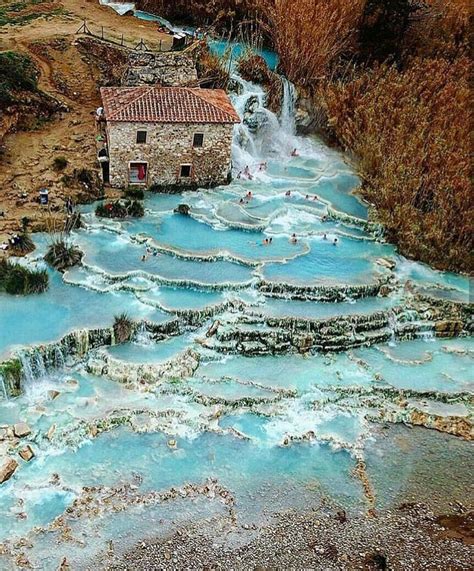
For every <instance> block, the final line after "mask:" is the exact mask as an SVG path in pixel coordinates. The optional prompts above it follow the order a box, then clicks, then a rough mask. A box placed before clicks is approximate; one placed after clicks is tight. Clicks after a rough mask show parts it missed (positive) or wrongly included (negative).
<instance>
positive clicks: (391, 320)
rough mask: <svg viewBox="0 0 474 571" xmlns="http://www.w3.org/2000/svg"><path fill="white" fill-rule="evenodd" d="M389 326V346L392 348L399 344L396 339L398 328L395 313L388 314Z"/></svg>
mask: <svg viewBox="0 0 474 571" xmlns="http://www.w3.org/2000/svg"><path fill="white" fill-rule="evenodd" d="M388 325H389V327H390V341H389V345H391V346H392V347H393V346H395V345H396V344H397V340H396V337H395V329H396V326H397V317H396V315H395V313H394V312H393V311H389V312H388Z"/></svg>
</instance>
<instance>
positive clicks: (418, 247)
mask: <svg viewBox="0 0 474 571" xmlns="http://www.w3.org/2000/svg"><path fill="white" fill-rule="evenodd" d="M265 4H266V6H267V8H266V15H267V17H269V21H267V26H268V27H269V29H270V30H273V32H272V33H273V39H274V43H275V46H276V47H277V48H278V51H279V54H280V58H281V68H282V71H284V72H285V73H286V74H287V75H288V77H289V78H290V79H292V80H293V81H295V82H296V83H297V84H299V85H303V86H305V87H306V88H309V90H310V91H311V92H312V93H313V97H314V100H315V105H317V106H318V107H322V108H323V109H324V110H325V112H326V121H327V124H328V126H329V128H330V130H331V131H332V133H333V134H334V135H335V137H336V140H337V141H338V142H339V143H340V144H341V145H342V146H344V148H346V149H347V150H348V151H350V152H351V153H353V155H354V156H355V157H356V159H358V167H359V171H360V174H361V177H362V180H363V187H362V192H363V194H364V195H365V196H366V197H367V198H368V199H369V200H370V201H371V202H372V203H374V204H375V206H376V207H377V210H378V213H379V218H380V219H381V221H382V222H383V223H384V224H385V226H386V228H387V231H388V234H389V236H390V238H391V239H393V240H395V242H396V243H397V244H398V245H399V247H400V250H401V251H402V252H403V253H404V254H406V255H408V256H410V257H415V258H418V259H421V260H423V261H426V262H428V263H430V264H433V265H435V266H437V267H439V268H443V269H446V268H447V269H456V270H463V271H471V270H472V255H471V252H472V246H473V240H472V236H473V233H472V220H473V219H474V218H473V214H474V209H473V200H472V192H471V183H470V158H471V153H470V138H469V137H470V119H471V118H472V114H471V105H470V103H471V98H470V90H469V78H470V72H471V70H472V68H471V63H470V59H469V57H468V44H469V37H468V36H469V32H470V13H469V3H468V1H467V0H447V1H446V0H431V1H427V2H425V3H424V4H421V3H418V4H417V5H416V6H415V5H414V3H411V2H408V1H406V2H403V1H398V2H397V4H398V6H397V9H399V10H400V11H399V12H396V13H395V15H394V16H393V18H394V20H395V19H396V18H398V21H395V22H393V26H392V29H384V23H385V22H386V20H384V18H386V13H385V12H387V11H390V9H391V8H390V7H389V4H390V3H388V2H383V1H381V0H380V1H377V0H376V1H371V0H364V1H363V2H361V1H359V0H352V1H350V0H330V1H328V2H319V1H318V0H317V1H314V0H296V1H295V2H291V3H290V2H287V1H286V0H269V1H266V2H265ZM374 6H375V7H374ZM392 8H393V7H392ZM368 9H370V10H371V11H372V12H371V14H370V15H369V16H370V17H369V16H368V14H367V11H368ZM403 10H406V11H405V12H404V13H403ZM401 14H402V15H401ZM392 15H393V14H392ZM377 18H379V20H377ZM403 18H405V19H406V21H403ZM374 22H375V24H374ZM390 24H392V22H391V23H390ZM364 25H365V26H367V27H368V29H365V30H363V26H364ZM370 26H373V27H372V28H370ZM384 34H385V36H384ZM367 38H369V40H370V39H371V38H372V40H373V39H374V38H375V40H376V45H375V43H372V44H371V43H370V41H367ZM384 38H386V39H387V42H386V45H385V46H384V45H383V42H384ZM363 41H364V42H366V43H365V45H364V44H363ZM374 46H375V47H374ZM384 47H385V52H384ZM368 52H369V53H368ZM381 54H383V56H382V55H381ZM381 60H383V61H381Z"/></svg>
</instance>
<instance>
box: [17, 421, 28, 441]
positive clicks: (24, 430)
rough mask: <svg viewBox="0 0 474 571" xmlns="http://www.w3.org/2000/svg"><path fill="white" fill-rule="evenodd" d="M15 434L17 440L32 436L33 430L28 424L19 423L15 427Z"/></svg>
mask: <svg viewBox="0 0 474 571" xmlns="http://www.w3.org/2000/svg"><path fill="white" fill-rule="evenodd" d="M13 433H14V434H15V436H16V437H17V438H25V437H26V436H29V435H30V434H31V428H30V427H29V426H28V425H27V424H26V422H18V423H17V424H15V425H14V426H13Z"/></svg>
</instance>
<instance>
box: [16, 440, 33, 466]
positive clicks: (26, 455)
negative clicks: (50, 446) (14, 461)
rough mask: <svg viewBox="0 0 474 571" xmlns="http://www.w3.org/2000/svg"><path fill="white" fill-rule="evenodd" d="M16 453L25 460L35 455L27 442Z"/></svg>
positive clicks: (27, 460)
mask: <svg viewBox="0 0 474 571" xmlns="http://www.w3.org/2000/svg"><path fill="white" fill-rule="evenodd" d="M18 454H19V455H20V456H21V458H22V459H23V460H24V461H25V462H29V461H30V460H31V459H32V458H34V457H35V453H34V452H33V449H32V448H31V446H30V445H29V444H27V445H26V446H25V447H24V448H22V449H21V450H20V451H19V452H18Z"/></svg>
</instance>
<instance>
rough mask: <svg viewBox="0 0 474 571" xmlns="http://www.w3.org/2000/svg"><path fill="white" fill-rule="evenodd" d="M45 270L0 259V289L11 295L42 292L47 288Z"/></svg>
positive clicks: (47, 282)
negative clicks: (33, 268)
mask: <svg viewBox="0 0 474 571" xmlns="http://www.w3.org/2000/svg"><path fill="white" fill-rule="evenodd" d="M48 285H49V278H48V273H47V272H46V270H30V269H28V268H26V267H24V266H21V265H20V264H17V263H14V262H10V260H0V291H4V292H6V293H9V294H12V295H27V294H29V293H42V292H43V291H45V290H47V289H48Z"/></svg>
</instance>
